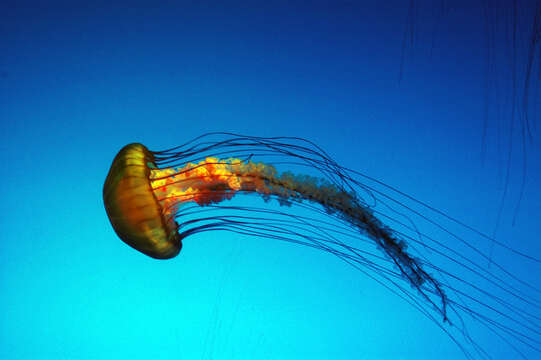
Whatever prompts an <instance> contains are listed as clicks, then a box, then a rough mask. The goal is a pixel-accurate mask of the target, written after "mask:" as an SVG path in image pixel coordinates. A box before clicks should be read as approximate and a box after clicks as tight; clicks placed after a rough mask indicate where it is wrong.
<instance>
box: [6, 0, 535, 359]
mask: <svg viewBox="0 0 541 360" xmlns="http://www.w3.org/2000/svg"><path fill="white" fill-rule="evenodd" d="M467 3H471V2H459V3H458V5H457V6H455V7H454V8H453V9H452V10H450V11H448V12H446V15H445V16H443V17H441V18H438V17H437V16H438V14H439V12H438V11H439V10H440V8H439V4H438V5H430V2H429V3H428V5H427V4H424V5H423V4H421V5H422V6H421V5H420V6H419V7H418V8H416V10H415V11H414V14H413V15H411V9H410V8H409V2H407V1H385V2H381V3H378V4H364V3H362V2H355V1H339V2H334V1H328V2H327V1H316V2H303V1H292V2H289V1H288V2H255V3H248V2H246V3H245V2H232V3H229V2H227V4H226V2H206V1H203V2H188V1H186V2H184V1H180V2H175V1H164V2H155V3H152V4H150V2H148V3H144V2H137V1H130V2H127V3H124V4H111V3H110V2H85V3H82V2H25V1H22V2H21V1H15V2H10V1H7V2H2V5H0V13H1V14H2V15H1V18H2V21H1V22H0V47H1V48H0V53H1V55H0V75H1V76H0V139H1V141H0V149H1V150H0V160H1V163H2V167H1V170H0V172H1V174H2V179H3V180H2V185H3V186H2V187H1V190H0V194H1V198H2V201H0V225H1V226H0V228H1V232H0V237H1V241H0V260H1V261H0V308H1V309H2V311H1V312H0V358H2V359H113V358H116V359H128V358H129V359H248V358H249V359H286V358H292V359H303V358H312V359H331V358H332V359H350V358H362V359H434V358H448V359H452V358H461V356H462V353H461V352H460V349H459V348H458V347H457V346H456V345H455V344H454V343H453V342H452V341H451V340H450V339H449V337H447V335H446V334H445V333H443V331H441V330H440V329H439V328H438V327H437V326H436V325H435V324H434V323H433V322H432V321H430V320H428V319H426V318H425V317H424V316H423V315H422V314H420V313H419V312H418V311H416V310H415V309H413V308H412V307H411V306H410V305H408V304H406V303H405V302H404V301H403V300H401V299H399V298H398V297H396V296H395V295H393V294H392V293H390V292H389V291H388V290H387V289H385V288H383V287H382V286H380V285H378V284H377V283H375V282H374V281H372V280H370V279H369V278H367V277H366V276H363V275H362V274H361V273H359V272H358V271H356V270H355V269H353V268H351V267H349V266H348V265H347V264H345V263H343V262H341V261H339V260H338V259H336V258H335V257H333V256H330V255H328V254H324V253H319V252H317V251H315V250H311V249H307V248H303V247H299V246H294V245H290V244H284V243H276V242H273V241H272V240H268V239H254V238H250V237H240V236H236V235H232V234H229V233H221V232H213V233H206V234H202V235H196V236H193V238H188V239H186V241H185V243H184V248H183V250H182V252H181V254H180V255H179V256H178V257H177V258H175V259H173V260H169V261H157V260H154V259H151V258H148V257H146V256H144V255H142V254H140V253H138V252H136V251H134V250H133V249H131V248H130V247H128V246H126V245H125V244H124V243H123V242H121V241H120V240H119V239H118V238H117V237H116V235H115V233H114V231H113V229H112V228H111V226H110V224H109V221H108V219H107V217H106V214H105V211H104V208H103V203H102V194H101V191H102V186H103V181H104V179H105V176H106V174H107V172H108V169H109V166H110V164H111V161H112V159H113V157H114V155H115V154H116V152H117V151H118V150H119V149H120V148H121V147H122V146H123V145H125V144H127V143H130V142H142V143H144V144H145V145H147V146H148V147H149V148H150V149H153V150H160V149H165V148H169V147H172V146H175V145H178V144H181V143H183V142H185V141H187V140H189V139H191V138H193V137H195V136H198V135H200V134H202V133H205V132H209V131H232V132H237V133H243V134H250V135H256V136H300V137H304V138H307V139H310V140H312V141H314V142H315V143H317V144H318V145H320V146H321V147H323V148H324V149H325V150H327V151H328V153H329V154H330V155H331V156H333V157H334V158H335V159H336V160H337V161H338V162H339V163H341V164H343V165H345V166H348V167H350V168H353V169H356V170H358V171H361V172H363V173H366V174H369V175H370V176H373V177H376V178H378V179H381V180H382V181H384V182H386V183H388V184H391V185H393V186H396V187H398V188H399V189H401V190H402V191H404V192H406V193H408V194H411V195H412V196H414V197H416V198H418V199H421V200H423V201H426V202H428V203H430V204H431V205H433V206H434V207H436V208H438V209H441V210H443V211H445V212H446V213H448V214H451V215H452V216H455V217H457V218H459V219H460V220H462V221H464V222H465V223H467V224H469V225H471V226H473V227H474V228H476V229H479V230H480V231H483V232H486V233H488V234H492V232H493V230H494V228H495V226H496V224H497V219H498V209H499V206H500V204H501V198H502V194H503V193H504V189H505V186H504V185H505V183H506V181H505V179H506V172H507V169H508V167H507V164H508V160H507V159H508V158H507V155H508V151H509V146H510V143H512V144H513V145H512V146H513V147H512V155H511V161H510V162H509V163H510V164H511V165H510V168H509V173H510V176H509V183H508V188H507V189H508V192H507V196H506V198H505V201H504V206H503V210H502V215H501V217H500V222H499V226H498V228H497V230H496V236H497V239H499V240H501V241H502V242H504V243H505V244H508V245H509V246H512V247H514V248H517V249H520V250H521V251H524V252H527V253H529V254H531V255H534V256H537V257H538V258H539V257H540V256H541V255H540V254H541V245H539V236H538V231H537V230H538V229H539V218H540V216H541V196H540V193H539V184H540V179H541V166H540V162H539V161H538V156H539V155H540V154H541V152H540V150H541V149H540V146H539V131H538V130H537V132H536V131H533V141H532V142H530V141H528V142H527V147H526V152H524V149H523V148H522V137H521V136H520V131H519V129H520V121H519V120H516V125H515V127H514V131H515V132H514V134H515V135H510V123H509V121H510V120H509V119H510V116H509V114H510V111H511V110H510V109H511V106H512V101H511V100H510V99H512V91H511V89H512V86H511V84H512V82H511V81H512V80H511V78H510V73H507V74H506V73H505V71H509V69H510V65H509V64H511V61H512V56H507V55H503V56H499V55H498V56H495V57H494V59H496V60H494V62H495V64H493V66H492V67H489V66H487V48H486V42H485V41H486V32H485V31H484V30H485V28H484V27H483V26H484V25H482V24H481V22H482V7H480V5H478V4H473V5H466V4H467ZM408 14H410V16H409V17H408ZM411 16H414V18H413V19H414V20H415V21H412V17H411ZM412 23H414V24H417V25H415V28H414V29H413V30H412V32H411V34H413V37H411V34H410V32H409V30H408V29H409V28H408V24H410V25H411V24H412ZM500 25H501V24H500ZM502 26H503V25H502ZM410 30H411V29H410ZM405 32H406V40H405V41H404V39H405V38H404V36H405V34H404V33H405ZM507 45H508V44H507ZM507 45H506V44H501V43H497V44H496V46H495V48H494V49H495V51H497V52H498V54H501V51H503V50H502V49H504V48H508V47H506V46H507ZM524 51H525V49H524V48H520V49H518V54H519V58H520V59H523V57H524ZM401 69H402V72H401ZM502 69H503V70H502ZM487 71H489V75H490V76H489V78H491V79H493V82H492V83H488V84H487V82H486V79H487V76H486V75H487ZM521 71H522V70H521ZM522 75H523V72H521V73H519V74H518V77H519V78H520V77H521V76H522ZM400 77H401V80H400ZM517 87H518V86H517ZM487 89H488V90H489V96H488V97H487ZM497 96H499V97H497ZM533 108H534V106H533V105H532V106H531V109H532V110H531V111H532V112H533ZM487 109H488V110H487ZM487 114H488V116H487ZM485 119H486V121H487V122H486V123H485ZM485 124H486V126H485ZM484 132H485V133H486V136H485V137H484V139H485V140H484V141H483V133H484ZM510 139H512V141H511V140H510ZM524 154H526V155H527V159H526V164H527V174H526V177H523V175H522V174H523V163H522V159H523V155H524ZM523 179H525V180H524V181H525V186H524V195H523V197H522V201H521V202H520V204H518V201H519V199H520V189H521V182H522V181H523ZM517 204H518V205H519V207H518V212H516V211H515V209H516V207H517ZM270 206H274V205H272V204H271V205H270ZM427 214H428V213H427ZM428 215H429V214H428ZM515 215H516V220H515V225H514V226H513V225H512V222H513V221H512V220H513V217H514V216H515ZM463 234H464V236H468V233H467V232H464V233H463ZM442 240H445V241H450V239H442ZM475 241H476V243H475V246H477V247H479V248H480V249H481V250H482V251H485V252H489V251H490V247H491V245H490V242H488V241H482V240H480V239H479V238H476V240H475ZM493 259H494V260H495V261H497V262H501V263H503V264H505V265H506V266H507V267H508V268H509V269H512V272H513V273H514V274H516V275H517V276H518V277H520V278H522V279H524V280H526V281H531V282H532V283H534V284H537V286H538V287H539V286H540V282H539V273H538V272H535V269H536V268H535V267H530V266H529V265H530V263H528V262H527V261H524V259H521V258H517V257H513V256H509V254H508V253H507V252H505V251H504V250H502V249H501V248H499V247H495V248H494V251H493ZM532 269H534V271H532ZM538 270H539V268H537V271H538ZM480 341H481V342H482V343H483V344H484V345H485V346H488V347H489V348H490V347H498V346H499V345H500V343H501V341H500V340H498V339H497V338H494V337H493V336H492V335H491V334H481V335H480ZM496 353H497V354H501V358H509V357H507V356H508V355H506V354H505V353H501V352H500V351H499V350H497V351H496ZM528 354H529V355H531V354H532V353H528ZM498 356H499V355H497V356H496V358H498Z"/></svg>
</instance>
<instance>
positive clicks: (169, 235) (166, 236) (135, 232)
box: [103, 143, 182, 259]
mask: <svg viewBox="0 0 541 360" xmlns="http://www.w3.org/2000/svg"><path fill="white" fill-rule="evenodd" d="M151 167H155V164H154V156H153V155H152V153H151V152H150V151H149V150H148V149H147V148H146V147H145V146H144V145H142V144H137V143H133V144H129V145H126V146H124V147H123V148H122V149H121V150H120V151H119V153H118V154H117V155H116V157H115V158H114V160H113V163H112V165H111V168H110V170H109V174H108V175H107V178H106V179H105V185H104V186H103V201H104V205H105V210H106V212H107V216H108V217H109V220H110V222H111V225H112V226H113V229H114V230H115V232H116V234H117V235H118V237H119V238H120V239H121V240H122V241H124V242H125V243H126V244H128V245H130V246H131V247H133V248H134V249H136V250H138V251H140V252H142V253H144V254H146V255H148V256H151V257H153V258H156V259H170V258H172V257H175V256H176V255H178V253H179V252H180V249H181V248H182V241H181V238H180V235H179V233H178V231H177V227H178V225H177V223H176V222H175V221H174V220H172V219H166V218H165V216H164V214H163V212H162V208H161V206H160V204H159V203H158V201H157V199H156V196H155V195H154V193H153V191H152V188H151V185H150V180H149V175H150V171H151Z"/></svg>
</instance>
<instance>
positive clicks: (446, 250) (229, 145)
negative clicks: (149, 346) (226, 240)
mask: <svg viewBox="0 0 541 360" xmlns="http://www.w3.org/2000/svg"><path fill="white" fill-rule="evenodd" d="M259 159H265V161H258V160H259ZM279 166H282V167H283V166H285V167H287V168H288V169H290V168H295V167H297V168H305V169H309V170H310V171H311V172H312V173H314V172H315V173H316V175H317V176H308V175H300V173H298V174H293V173H292V172H284V173H279V172H278V171H277V167H279ZM360 179H364V180H365V182H364V183H363V182H361V180H360ZM368 180H369V181H372V182H375V183H378V184H379V185H382V183H379V182H377V180H374V179H371V178H368V177H366V176H364V175H362V174H360V173H358V172H356V171H353V170H351V169H347V168H345V167H342V166H340V165H338V164H337V163H336V162H335V161H333V160H332V159H331V158H330V157H329V156H328V155H327V154H326V153H325V152H324V151H323V150H322V149H320V148H319V147H317V146H316V145H315V144H313V143H311V142H309V141H307V140H303V139H299V138H287V137H281V138H259V137H248V136H242V135H235V134H227V133H210V134H205V135H203V136H200V137H198V138H196V139H194V140H192V141H190V142H188V143H186V144H183V145H181V146H178V147H175V148H172V149H169V150H165V151H159V152H151V151H149V150H148V149H147V148H146V147H145V146H144V145H142V144H130V145H127V146H125V147H124V148H123V149H122V150H120V152H119V153H118V155H117V156H116V157H115V159H114V161H113V164H112V166H111V170H110V172H109V174H108V176H107V179H106V181H105V185H104V202H105V208H106V211H107V214H108V216H109V219H110V221H111V224H112V225H113V228H114V229H115V231H116V233H117V235H118V236H119V237H120V238H121V239H122V240H123V241H124V242H125V243H127V244H128V245H130V246H131V247H133V248H135V249H136V250H139V251H140V252H142V253H144V254H146V255H149V256H151V257H154V258H158V259H168V258H172V257H175V256H176V255H177V254H178V253H179V252H180V250H181V248H182V240H183V239H185V238H187V237H188V236H191V235H194V234H196V233H199V232H204V231H217V230H220V231H231V232H235V233H238V234H246V235H252V236H258V237H265V238H271V239H275V240H280V241H287V242H290V243H295V244H301V245H305V246H309V247H312V248H316V249H320V250H323V251H326V252H329V253H331V254H333V255H335V256H337V257H339V258H340V259H342V260H343V261H345V262H347V263H349V264H350V265H352V266H353V267H355V268H356V269H358V270H359V271H361V272H362V273H364V274H366V275H367V276H369V277H370V278H372V279H374V280H376V281H377V282H378V283H380V284H382V285H383V286H385V287H387V288H389V289H390V290H391V291H392V292H394V293H395V294H397V295H398V296H400V297H402V298H403V299H404V300H406V301H407V302H409V303H410V304H412V305H413V306H414V307H415V308H416V309H418V310H419V311H421V312H422V313H423V314H424V315H425V316H427V317H428V318H430V319H431V320H433V321H434V322H435V323H436V324H437V325H438V326H439V327H440V328H441V329H442V330H443V331H445V332H446V333H447V334H449V336H450V337H451V339H452V340H453V341H454V342H455V343H456V344H457V345H458V346H459V347H460V348H461V350H462V351H463V352H464V354H465V355H466V357H467V358H474V357H477V356H479V357H485V356H487V355H488V354H487V352H486V350H484V349H483V348H482V347H480V346H478V345H477V344H476V342H475V341H474V339H472V338H470V336H469V335H468V332H467V329H466V326H465V323H464V319H463V318H464V317H465V316H469V317H470V318H471V319H473V320H474V321H477V322H479V323H481V324H482V325H483V326H485V327H487V328H488V329H489V330H490V331H491V332H493V333H494V334H496V335H497V336H499V337H500V338H501V339H502V341H504V342H506V343H507V344H508V345H509V347H510V348H511V349H513V351H516V352H517V353H519V354H522V350H521V349H520V348H519V347H520V346H525V347H526V348H528V349H529V350H533V351H534V352H541V351H540V349H539V343H540V341H539V339H538V337H539V333H540V332H541V326H539V325H538V324H537V321H536V318H537V317H536V314H534V313H531V312H530V311H529V310H528V309H529V308H531V307H532V303H533V304H538V303H539V301H538V300H537V299H535V298H534V297H532V296H531V295H529V294H527V293H525V290H524V289H522V288H520V289H519V285H521V284H520V281H517V280H518V279H515V278H513V276H512V274H510V273H509V272H508V271H506V270H505V269H503V268H502V267H500V266H499V265H498V264H494V266H495V267H496V268H497V270H498V272H497V273H496V272H495V271H488V270H487V269H486V268H483V267H482V266H480V265H478V264H477V263H475V262H474V261H472V260H471V259H469V258H468V257H466V256H465V255H462V254H460V253H457V252H456V251H455V250H453V249H452V248H450V247H449V245H448V244H442V243H440V242H438V241H436V240H435V239H432V238H431V237H429V236H427V235H426V234H421V233H419V232H418V230H417V229H416V228H415V225H414V224H410V223H409V222H408V220H409V219H408V218H407V216H406V217H404V216H402V215H397V216H395V217H390V216H389V215H387V214H386V213H384V212H381V211H380V210H378V206H380V207H381V206H382V205H383V206H384V207H390V206H392V207H393V209H394V210H393V212H394V213H396V214H402V213H403V212H407V213H408V214H409V215H411V216H418V217H420V218H422V219H423V220H425V221H428V222H429V223H430V222H432V221H431V220H430V219H429V218H427V217H425V216H424V215H423V214H421V213H418V212H417V211H416V210H413V209H411V208H409V207H407V206H405V205H403V204H402V203H400V202H398V201H396V200H394V199H393V198H392V197H390V196H389V195H388V194H386V193H383V192H381V191H380V190H378V189H376V188H375V187H373V186H370V185H367V183H366V182H367V181H368ZM388 190H392V191H396V190H394V189H392V188H388ZM240 194H242V195H244V196H246V195H256V196H260V197H262V198H263V199H264V200H265V201H269V200H272V199H276V200H277V201H278V203H279V204H280V205H283V206H282V207H280V210H277V209H275V208H272V207H266V206H265V207H254V206H251V207H248V206H236V205H228V202H226V200H231V199H232V198H233V197H235V196H237V195H240ZM399 194H400V195H402V196H404V197H406V198H409V197H407V195H405V194H402V193H399ZM363 195H364V196H363ZM409 199H410V200H412V201H415V200H414V199H412V198H409ZM419 204H421V205H423V204H422V203H419ZM423 206H424V205H423ZM299 209H302V210H303V211H305V210H307V211H308V212H309V213H312V214H313V215H314V216H305V215H298V210H299ZM429 209H431V208H429ZM432 210H434V209H432ZM434 211H437V210H434ZM303 213H304V212H303ZM322 214H323V215H322ZM439 214H440V215H444V214H442V213H439ZM448 219H449V220H450V221H453V222H456V223H458V224H461V223H459V222H458V221H456V220H454V219H452V218H448ZM177 220H179V222H177ZM382 220H385V222H386V223H389V222H390V223H393V224H394V226H393V228H391V227H389V226H387V225H385V224H384V222H383V221H382ZM433 224H434V225H435V226H439V224H437V223H433ZM395 227H398V228H400V229H401V230H400V231H399V230H397V229H396V228H395ZM449 234H450V235H451V236H453V234H452V233H449ZM454 238H455V239H454V240H458V241H460V242H462V243H463V244H464V245H465V246H466V247H468V248H469V247H471V245H469V244H468V243H467V242H465V241H464V240H462V239H461V238H458V237H457V236H454ZM367 243H368V244H370V246H371V247H370V248H369V249H368V250H367V249H366V248H365V247H366V246H367ZM406 243H407V244H408V245H406ZM417 245H419V246H421V247H422V248H425V249H429V250H430V252H431V253H436V254H437V255H438V256H439V257H441V258H442V259H444V260H445V261H447V262H449V261H451V262H453V263H455V264H456V265H457V266H458V267H460V268H461V271H467V272H469V273H470V274H471V275H472V278H473V280H469V279H468V280H467V279H463V278H461V277H458V276H456V275H454V274H453V273H452V272H450V271H446V270H445V269H444V268H440V267H439V266H438V265H437V264H435V263H433V262H430V261H428V259H427V258H425V257H424V256H423V255H421V253H420V252H419V251H417V250H416V246H417ZM481 256H483V255H482V254H481ZM433 274H435V275H433ZM480 279H481V280H482V281H484V282H488V283H489V284H490V285H491V286H493V287H495V288H497V289H498V293H491V292H488V291H485V290H483V289H481V288H479V287H478V285H476V283H475V281H479V280H480ZM517 283H518V284H517ZM521 302H522V305H523V307H519V306H517V305H516V304H517V303H521ZM524 309H526V310H524ZM454 331H458V333H454Z"/></svg>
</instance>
